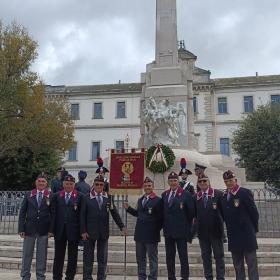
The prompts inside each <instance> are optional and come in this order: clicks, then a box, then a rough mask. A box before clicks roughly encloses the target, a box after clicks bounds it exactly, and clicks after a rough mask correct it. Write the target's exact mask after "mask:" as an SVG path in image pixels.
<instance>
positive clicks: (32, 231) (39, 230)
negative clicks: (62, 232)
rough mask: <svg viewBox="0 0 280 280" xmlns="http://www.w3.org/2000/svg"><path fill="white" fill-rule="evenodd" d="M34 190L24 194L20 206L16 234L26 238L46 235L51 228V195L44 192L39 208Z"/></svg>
mask: <svg viewBox="0 0 280 280" xmlns="http://www.w3.org/2000/svg"><path fill="white" fill-rule="evenodd" d="M36 193H37V192H36V190H33V191H29V192H26V194H25V196H24V199H23V201H22V204H21V208H20V212H19V220H18V232H25V234H26V235H27V236H35V235H37V234H38V235H40V236H43V235H47V234H48V232H50V226H51V205H50V203H51V199H52V197H51V194H50V193H49V192H48V191H45V194H46V195H44V196H43V200H42V203H41V206H40V207H39V206H38V203H37V198H36Z"/></svg>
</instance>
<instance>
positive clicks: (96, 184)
mask: <svg viewBox="0 0 280 280" xmlns="http://www.w3.org/2000/svg"><path fill="white" fill-rule="evenodd" d="M94 184H95V186H96V187H99V186H104V184H103V183H94Z"/></svg>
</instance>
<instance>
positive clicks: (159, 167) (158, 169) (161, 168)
mask: <svg viewBox="0 0 280 280" xmlns="http://www.w3.org/2000/svg"><path fill="white" fill-rule="evenodd" d="M156 149H157V145H155V146H151V147H150V148H149V149H148V151H147V156H146V168H148V169H149V170H150V171H151V172H152V173H164V172H165V171H167V170H168V169H169V168H171V167H172V166H173V165H174V161H175V159H176V157H175V154H174V152H173V151H172V150H171V149H170V148H169V147H168V146H166V145H161V149H162V153H163V155H164V157H165V161H166V164H167V166H166V165H165V163H164V162H163V161H156V160H154V161H152V163H151V165H150V162H151V160H152V156H153V154H154V152H155V150H156Z"/></svg>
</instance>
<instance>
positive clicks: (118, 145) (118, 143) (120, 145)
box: [116, 140, 124, 151]
mask: <svg viewBox="0 0 280 280" xmlns="http://www.w3.org/2000/svg"><path fill="white" fill-rule="evenodd" d="M123 149H124V141H121V140H117V141H116V150H117V151H121V150H123Z"/></svg>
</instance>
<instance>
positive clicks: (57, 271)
mask: <svg viewBox="0 0 280 280" xmlns="http://www.w3.org/2000/svg"><path fill="white" fill-rule="evenodd" d="M78 243H79V240H76V241H69V240H67V237H66V234H65V231H64V233H63V237H62V238H61V239H60V240H55V251H54V262H53V280H62V273H63V265H64V258H65V250H66V245H67V250H68V262H67V268H66V272H65V275H66V277H65V280H74V278H75V274H76V270H77V258H78Z"/></svg>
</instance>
